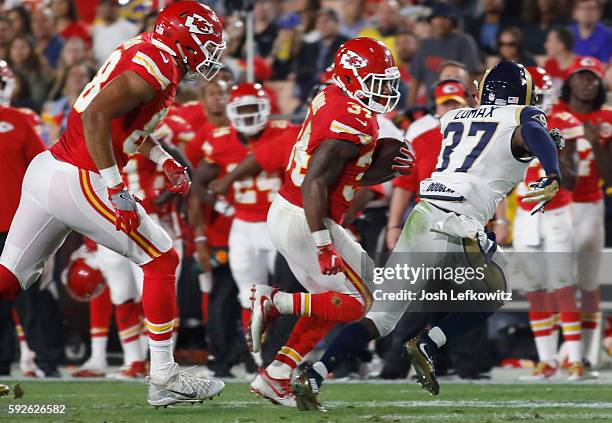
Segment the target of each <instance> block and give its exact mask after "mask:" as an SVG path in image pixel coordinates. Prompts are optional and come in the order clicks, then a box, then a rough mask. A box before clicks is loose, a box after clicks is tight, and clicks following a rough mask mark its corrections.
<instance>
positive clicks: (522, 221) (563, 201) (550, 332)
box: [513, 67, 584, 381]
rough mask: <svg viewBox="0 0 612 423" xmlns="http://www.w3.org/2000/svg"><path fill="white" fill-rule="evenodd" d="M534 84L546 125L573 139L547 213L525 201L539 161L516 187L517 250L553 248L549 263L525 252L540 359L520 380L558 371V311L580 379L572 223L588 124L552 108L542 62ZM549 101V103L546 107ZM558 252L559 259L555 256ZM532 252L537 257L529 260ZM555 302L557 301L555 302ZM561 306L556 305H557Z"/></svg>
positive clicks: (572, 371) (573, 375) (572, 373)
mask: <svg viewBox="0 0 612 423" xmlns="http://www.w3.org/2000/svg"><path fill="white" fill-rule="evenodd" d="M527 70H529V72H530V74H531V75H532V79H533V82H534V84H535V86H536V90H537V91H536V92H537V95H538V99H539V102H540V104H539V106H540V108H541V109H542V110H543V111H544V112H545V113H547V114H548V119H547V120H548V129H549V130H550V129H552V128H557V129H558V130H559V131H561V134H562V135H563V137H564V138H565V140H566V145H567V144H571V146H570V147H568V148H567V149H566V150H562V151H561V152H559V164H560V166H561V171H562V173H563V185H562V187H561V188H560V189H559V191H558V192H557V195H556V196H555V198H553V200H552V201H550V203H548V204H547V205H546V213H543V214H542V213H536V214H534V215H532V214H531V212H532V209H533V206H532V205H530V204H525V203H523V198H524V196H525V194H526V193H527V192H528V190H529V186H530V184H532V183H535V182H537V181H538V180H539V179H540V178H541V177H544V176H546V175H545V174H544V173H545V172H544V169H543V168H542V166H541V164H540V162H539V161H538V160H537V159H534V160H532V161H531V162H530V164H529V167H528V168H527V173H526V175H525V180H524V181H523V182H521V183H520V184H519V185H518V186H517V189H516V194H517V197H518V198H517V200H518V204H519V208H518V210H517V212H516V217H515V220H514V226H513V245H514V248H515V251H517V252H523V253H534V252H543V253H550V254H551V256H550V261H548V262H549V263H554V265H548V266H542V261H541V256H540V255H539V254H535V255H534V254H525V255H522V256H520V257H523V258H524V262H523V263H522V264H523V265H522V266H521V267H522V269H523V272H524V273H525V275H526V276H527V277H525V278H524V280H525V282H526V283H527V284H528V286H526V287H525V288H526V290H527V299H528V301H529V306H530V310H529V320H530V324H531V329H532V332H533V336H534V339H535V344H536V349H537V351H538V357H539V362H538V364H537V366H536V368H535V369H534V371H533V373H532V374H530V375H525V376H523V377H522V378H521V379H522V380H531V381H533V380H544V379H547V378H549V377H551V376H553V375H554V374H555V373H556V371H557V367H558V365H557V361H556V356H557V343H558V339H557V334H556V331H555V329H554V326H555V325H556V322H555V319H554V311H558V312H559V314H560V322H561V328H562V331H563V338H564V340H565V345H566V348H567V351H568V354H569V363H570V366H569V368H568V370H569V378H568V380H579V379H581V378H582V375H583V373H584V369H583V365H582V352H581V328H580V313H579V311H578V306H577V304H576V287H575V286H576V280H575V278H574V276H573V274H574V260H573V255H572V253H573V251H574V245H573V244H574V236H575V234H574V229H573V226H572V225H573V219H572V210H571V203H572V192H571V191H572V190H573V189H574V187H575V183H576V168H577V165H576V163H575V160H574V154H573V151H574V148H575V145H576V143H578V142H580V138H581V137H582V136H583V133H584V130H583V127H582V123H581V122H580V121H579V120H578V119H576V117H574V116H573V115H572V114H571V113H568V112H563V111H550V104H551V103H552V101H550V100H549V99H550V97H552V96H554V93H553V86H552V80H551V78H550V76H549V75H548V74H547V73H546V71H545V70H544V69H542V68H535V67H533V68H528V69H527ZM547 106H548V107H547ZM557 257H559V258H561V259H557ZM530 258H534V260H533V261H531V260H529V259H530ZM555 305H556V306H555ZM553 309H557V310H553Z"/></svg>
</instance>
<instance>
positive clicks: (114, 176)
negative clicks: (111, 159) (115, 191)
mask: <svg viewBox="0 0 612 423" xmlns="http://www.w3.org/2000/svg"><path fill="white" fill-rule="evenodd" d="M100 176H102V179H104V183H105V184H106V186H107V187H109V188H114V187H116V186H117V185H119V184H122V183H123V179H121V174H120V173H119V168H118V167H117V165H116V164H114V165H112V166H110V167H107V168H106V169H100Z"/></svg>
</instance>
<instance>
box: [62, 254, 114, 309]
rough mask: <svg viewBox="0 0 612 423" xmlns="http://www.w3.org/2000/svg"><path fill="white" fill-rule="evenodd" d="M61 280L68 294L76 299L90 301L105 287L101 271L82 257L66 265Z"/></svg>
mask: <svg viewBox="0 0 612 423" xmlns="http://www.w3.org/2000/svg"><path fill="white" fill-rule="evenodd" d="M63 282H64V286H65V287H66V290H67V291H68V294H69V295H70V296H71V297H72V298H73V299H75V300H77V301H91V300H93V299H94V298H96V297H97V296H98V295H100V294H102V292H103V291H104V288H105V287H106V282H105V280H104V276H103V275H102V272H100V270H99V269H96V268H94V267H92V266H90V265H89V264H87V262H86V260H85V259H84V258H82V257H81V258H77V259H76V260H74V261H72V262H71V263H70V264H69V265H68V269H67V273H66V276H65V278H63Z"/></svg>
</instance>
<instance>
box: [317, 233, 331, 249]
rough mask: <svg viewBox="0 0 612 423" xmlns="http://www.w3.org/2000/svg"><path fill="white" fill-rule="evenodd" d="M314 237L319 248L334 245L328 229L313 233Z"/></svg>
mask: <svg viewBox="0 0 612 423" xmlns="http://www.w3.org/2000/svg"><path fill="white" fill-rule="evenodd" d="M312 237H313V238H314V242H315V245H316V246H317V247H323V246H325V245H329V244H331V243H332V241H331V235H330V233H329V230H327V229H323V230H321V231H316V232H312Z"/></svg>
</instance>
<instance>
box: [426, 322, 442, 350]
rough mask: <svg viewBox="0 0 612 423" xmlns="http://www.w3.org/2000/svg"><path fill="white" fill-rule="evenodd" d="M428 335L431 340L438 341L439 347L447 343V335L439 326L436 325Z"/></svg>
mask: <svg viewBox="0 0 612 423" xmlns="http://www.w3.org/2000/svg"><path fill="white" fill-rule="evenodd" d="M428 335H429V337H430V338H431V340H432V341H434V342H435V343H436V345H437V346H438V348H441V347H442V346H443V345H444V344H446V335H444V332H442V329H440V328H439V327H437V326H434V327H433V328H431V329H430V330H429V333H428Z"/></svg>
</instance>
